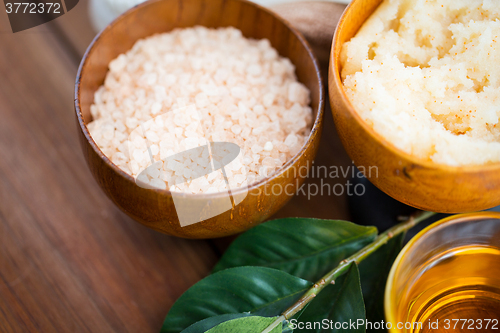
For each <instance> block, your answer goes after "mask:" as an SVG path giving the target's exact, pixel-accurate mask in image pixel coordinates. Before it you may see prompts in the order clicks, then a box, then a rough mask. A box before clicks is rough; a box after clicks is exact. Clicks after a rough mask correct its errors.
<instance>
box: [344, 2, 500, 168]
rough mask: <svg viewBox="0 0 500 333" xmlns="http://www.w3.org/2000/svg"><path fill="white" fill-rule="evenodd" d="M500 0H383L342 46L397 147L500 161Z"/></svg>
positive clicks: (348, 67)
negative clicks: (499, 63) (354, 34)
mask: <svg viewBox="0 0 500 333" xmlns="http://www.w3.org/2000/svg"><path fill="white" fill-rule="evenodd" d="M499 42H500V3H499V2H498V1H494V0H484V1H479V0H441V1H424V0H384V1H383V2H382V4H381V5H380V6H379V8H377V10H376V11H375V12H374V13H373V15H372V16H371V17H370V18H369V19H368V20H367V21H366V22H365V23H364V25H363V26H362V27H361V29H360V30H359V32H358V33H357V34H356V36H355V37H353V38H352V39H351V40H350V41H348V42H346V43H345V44H344V45H343V48H342V53H341V65H342V72H341V75H342V80H343V83H344V86H345V90H346V93H347V96H348V98H349V100H350V101H351V103H352V104H353V106H354V107H355V109H356V110H357V112H358V113H359V115H360V116H361V117H362V118H363V119H364V120H365V121H366V123H368V124H369V125H370V126H372V127H373V129H374V130H375V131H376V132H377V133H378V134H380V135H381V136H383V137H384V138H385V139H386V140H388V141H389V142H391V143H392V144H393V145H395V146H396V147H397V148H399V149H401V150H403V151H405V152H406V153H409V154H411V155H413V156H415V157H418V158H421V159H426V160H431V161H433V162H436V163H440V164H447V165H452V166H463V165H472V164H486V163H491V162H500V127H499V125H498V120H499V116H500V98H499V97H500V90H499V89H500V66H499V65H498V62H499V60H500V44H499Z"/></svg>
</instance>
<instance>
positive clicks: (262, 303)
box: [162, 267, 312, 333]
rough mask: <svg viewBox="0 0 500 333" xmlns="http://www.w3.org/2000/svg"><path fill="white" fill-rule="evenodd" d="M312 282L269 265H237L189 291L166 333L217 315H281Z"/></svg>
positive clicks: (175, 309)
mask: <svg viewBox="0 0 500 333" xmlns="http://www.w3.org/2000/svg"><path fill="white" fill-rule="evenodd" d="M311 285H312V283H311V282H309V281H306V280H303V279H300V278H298V277H295V276H292V275H290V274H287V273H285V272H282V271H279V270H276V269H272V268H266V267H236V268H230V269H226V270H223V271H220V272H217V273H215V274H212V275H209V276H208V277H206V278H204V279H203V280H201V281H199V282H198V283H196V284H195V285H194V286H192V287H191V288H190V289H189V290H187V291H186V292H185V293H184V294H183V295H182V296H181V297H180V298H179V299H178V300H177V302H175V304H174V305H173V306H172V308H171V309H170V311H169V313H168V314H167V317H166V318H165V321H164V323H163V327H162V332H163V333H179V332H181V331H182V330H184V329H186V328H187V327H189V326H190V325H192V324H194V323H196V322H198V321H200V320H203V319H206V318H210V317H214V316H218V315H223V314H236V313H243V312H250V313H252V314H254V315H258V316H264V317H271V316H277V315H279V314H281V313H282V312H283V311H284V310H286V309H287V308H288V307H289V306H291V305H292V304H293V303H294V302H295V301H296V300H298V299H299V298H300V296H301V295H302V294H303V293H304V292H305V291H306V290H307V289H308V288H310V287H311Z"/></svg>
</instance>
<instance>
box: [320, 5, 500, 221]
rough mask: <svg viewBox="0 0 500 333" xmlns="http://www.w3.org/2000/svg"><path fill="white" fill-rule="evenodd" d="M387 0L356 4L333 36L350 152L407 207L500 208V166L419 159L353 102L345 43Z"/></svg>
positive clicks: (340, 111) (334, 82) (333, 99)
mask: <svg viewBox="0 0 500 333" xmlns="http://www.w3.org/2000/svg"><path fill="white" fill-rule="evenodd" d="M381 2H382V0H354V1H352V2H351V4H350V5H349V7H348V8H347V9H346V11H345V12H344V14H343V16H342V18H341V19H340V22H339V24H338V26H337V30H336V32H335V35H334V38H333V44H332V51H331V54H330V69H329V78H328V81H329V94H330V104H331V106H332V112H333V118H334V120H335V125H336V127H337V131H338V133H339V135H340V138H341V140H342V143H343V145H344V147H345V149H346V150H347V153H348V154H349V156H350V157H351V158H352V160H353V161H354V163H355V164H356V165H357V166H358V167H364V168H365V169H366V170H368V168H369V167H372V168H373V167H376V168H377V169H378V172H377V173H376V174H375V172H372V173H371V177H368V178H369V179H370V181H371V182H372V183H373V184H375V185H376V186H377V187H378V188H379V189H381V190H382V191H384V192H385V193H387V194H388V195H390V196H391V197H393V198H395V199H397V200H399V201H401V202H403V203H405V204H407V205H410V206H414V207H416V208H420V209H424V210H430V211H435V212H442V213H459V212H470V211H477V210H483V209H487V208H491V207H494V206H497V205H500V163H495V164H489V165H479V166H467V167H451V166H447V165H441V164H436V163H432V162H429V161H425V160H421V159H417V158H415V157H413V156H411V155H409V154H407V153H405V152H403V151H401V150H399V149H397V148H396V147H395V146H394V145H393V144H392V143H390V142H388V141H387V140H386V139H384V138H383V137H382V136H381V135H379V134H378V133H376V132H375V131H374V130H373V128H371V127H370V126H369V125H368V124H366V122H365V121H364V120H363V119H362V118H361V117H360V116H359V115H358V113H357V112H356V110H355V109H354V107H353V106H352V104H351V103H350V101H349V99H348V98H347V95H346V94H345V91H344V86H343V84H342V81H341V77H340V71H341V64H340V51H341V48H342V44H343V43H344V42H346V41H348V40H349V39H351V38H352V37H353V36H354V35H355V34H356V32H357V31H358V30H359V28H360V27H361V26H362V25H363V23H364V22H365V21H366V19H367V18H368V17H369V16H370V15H371V14H372V13H373V12H374V11H375V9H376V8H377V7H378V6H379V5H380V3H381ZM367 176H369V175H367Z"/></svg>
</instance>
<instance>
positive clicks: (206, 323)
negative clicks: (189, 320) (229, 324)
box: [181, 312, 251, 333]
mask: <svg viewBox="0 0 500 333" xmlns="http://www.w3.org/2000/svg"><path fill="white" fill-rule="evenodd" d="M249 316H251V314H250V313H248V312H245V313H228V314H223V315H220V316H214V317H210V318H207V319H203V320H200V321H199V322H197V323H194V324H193V325H191V326H189V327H188V328H186V329H185V330H183V331H182V332H181V333H200V332H206V331H208V330H209V329H211V328H214V327H215V326H217V325H219V324H221V323H223V322H225V321H228V320H233V319H237V318H242V317H249Z"/></svg>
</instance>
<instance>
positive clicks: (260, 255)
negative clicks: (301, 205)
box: [214, 218, 377, 281]
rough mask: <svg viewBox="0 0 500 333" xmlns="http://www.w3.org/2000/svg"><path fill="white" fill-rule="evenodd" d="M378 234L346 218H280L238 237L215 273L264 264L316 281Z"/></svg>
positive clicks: (370, 228) (216, 267)
mask: <svg viewBox="0 0 500 333" xmlns="http://www.w3.org/2000/svg"><path fill="white" fill-rule="evenodd" d="M376 236H377V230H376V228H374V227H364V226H359V225H356V224H353V223H351V222H346V221H337V220H319V219H306V218H285V219H278V220H274V221H269V222H266V223H264V224H261V225H259V226H256V227H255V228H252V229H250V230H249V231H247V232H245V233H244V234H243V235H241V236H240V237H238V238H237V239H236V240H235V241H234V242H233V244H231V246H230V247H229V248H228V250H227V251H226V253H225V254H224V255H223V256H222V258H221V260H220V261H219V263H218V264H217V265H216V266H215V268H214V272H217V271H221V270H223V269H226V268H229V267H238V266H264V267H272V268H276V269H279V270H282V271H284V272H287V273H290V274H292V275H294V276H298V277H300V278H303V279H306V280H308V281H316V280H319V279H320V278H321V277H322V276H323V275H324V274H326V273H327V272H328V271H329V270H330V269H331V268H332V267H335V266H336V265H338V263H339V262H340V261H341V260H343V259H345V258H346V257H348V256H350V255H351V254H353V253H355V252H357V251H358V250H359V249H361V248H362V247H364V246H365V245H367V244H369V243H371V242H372V241H373V240H374V239H375V237H376Z"/></svg>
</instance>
